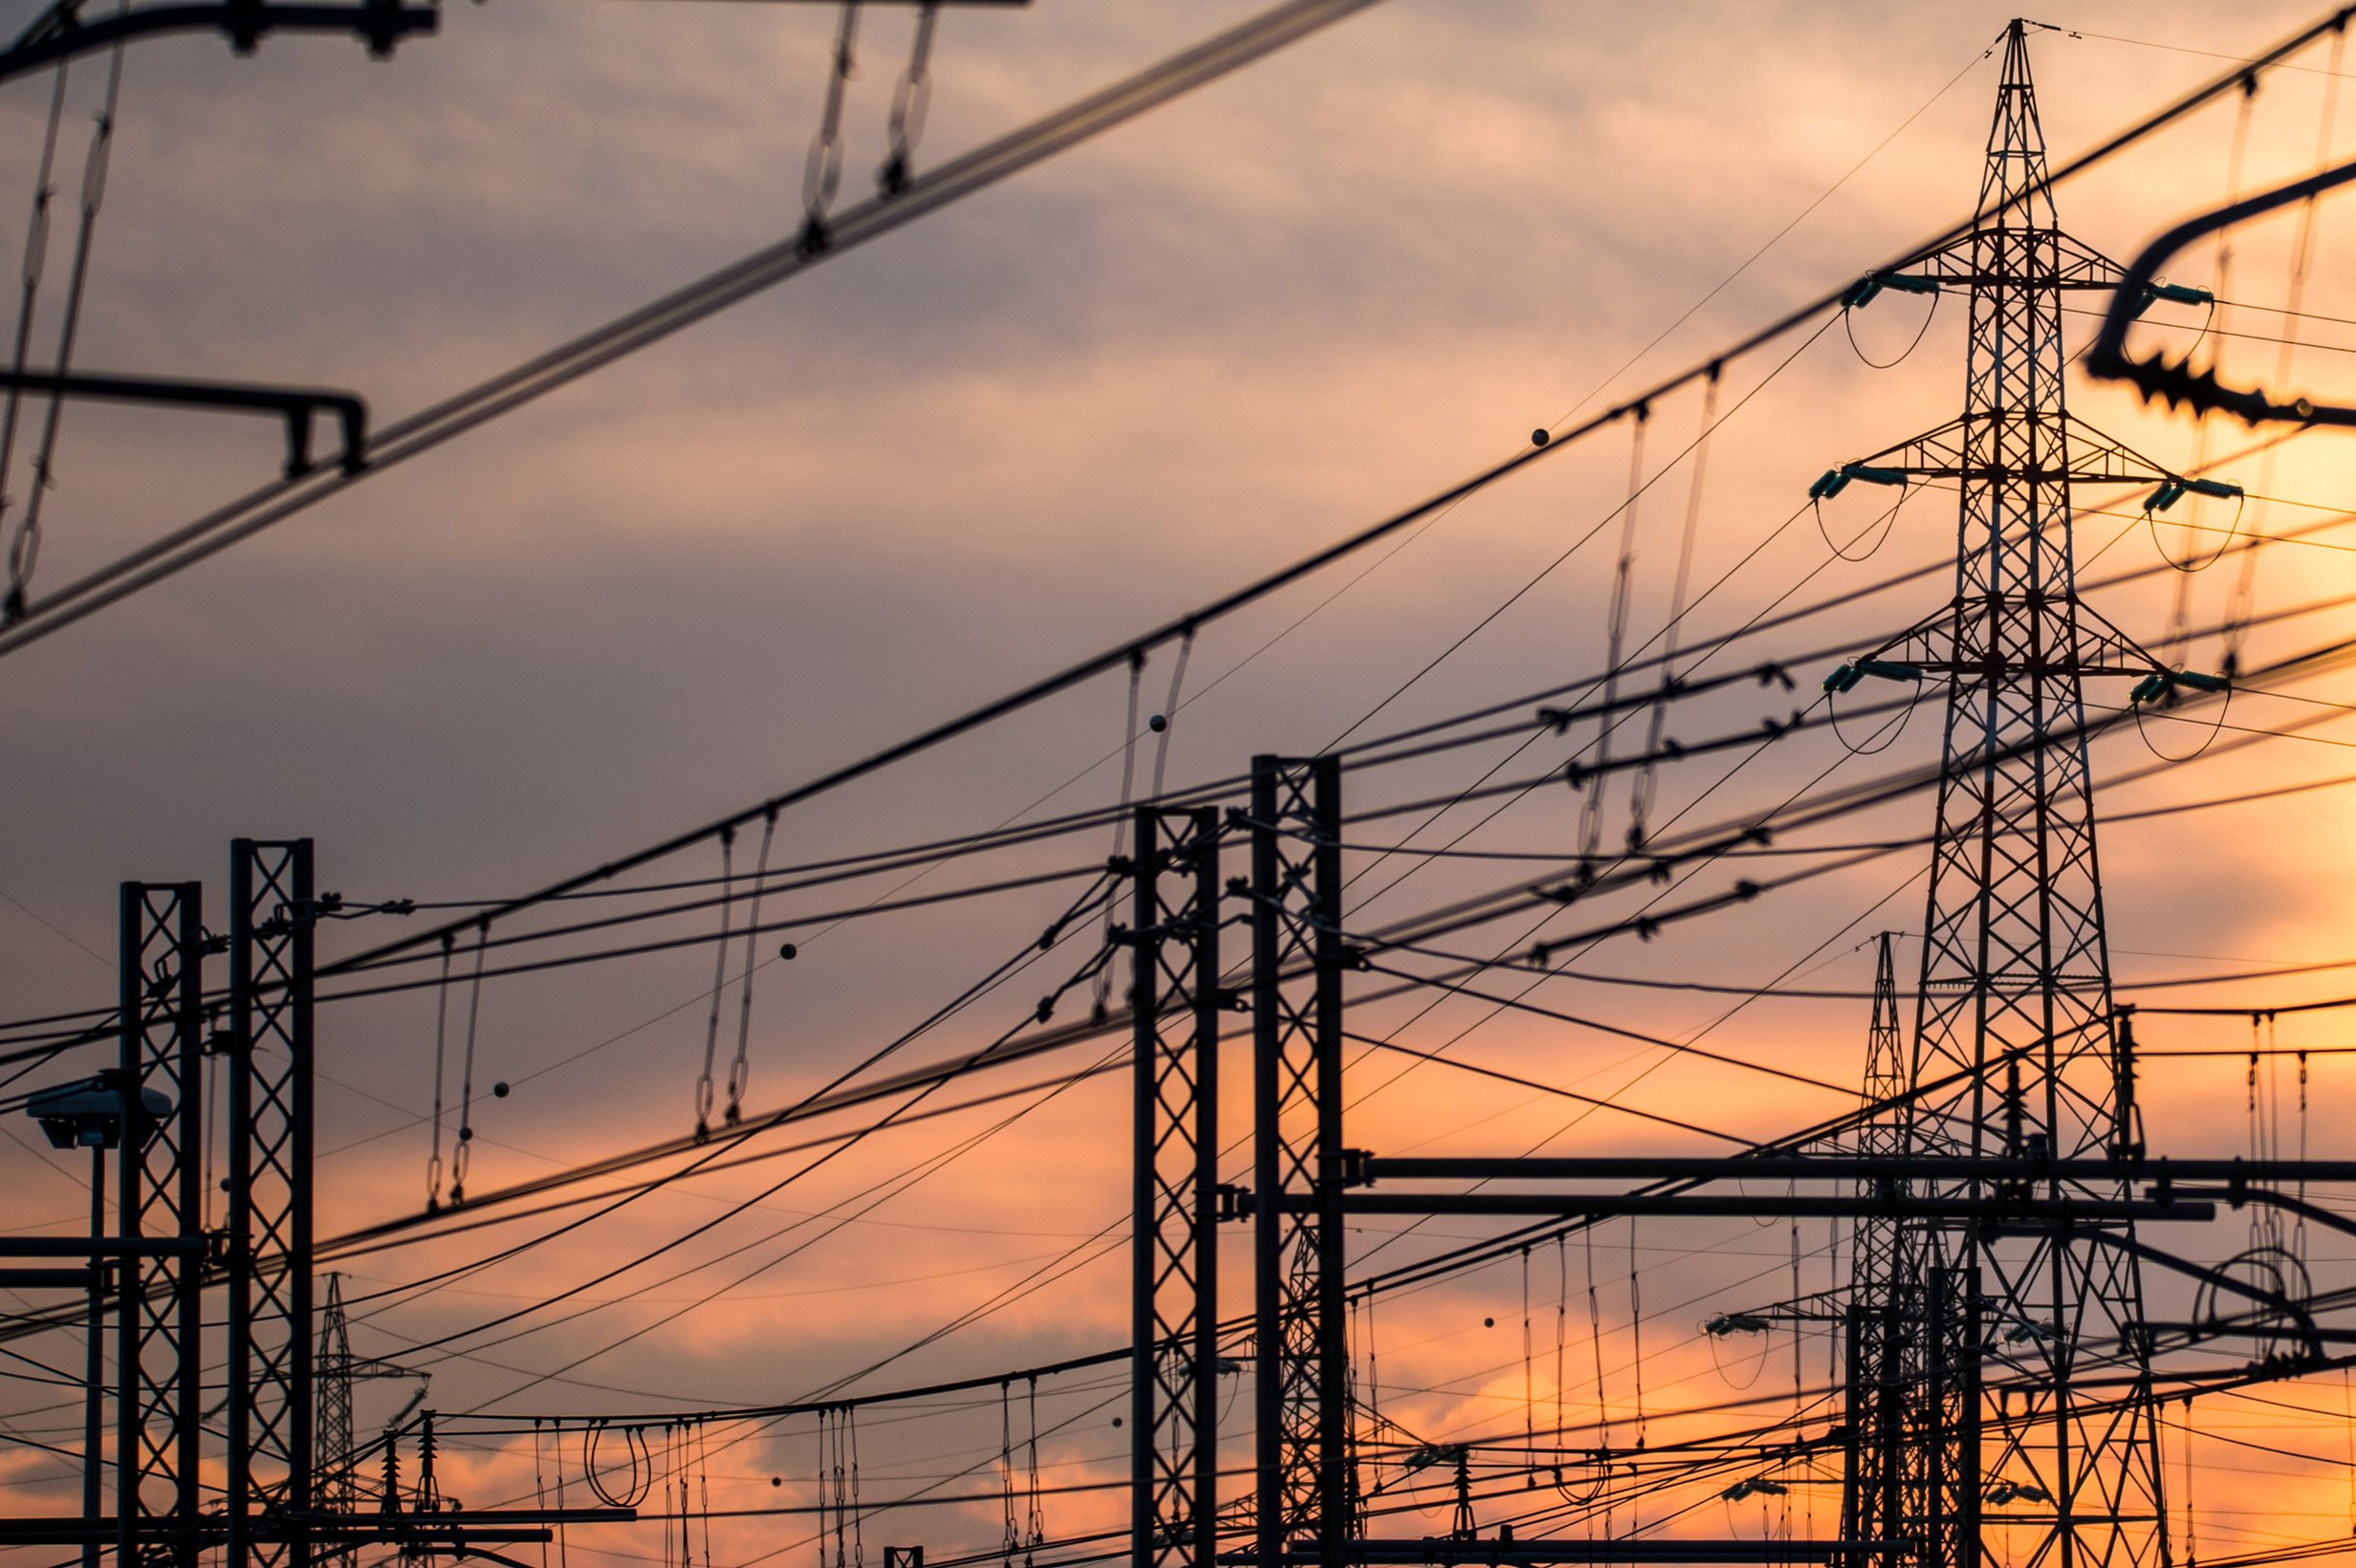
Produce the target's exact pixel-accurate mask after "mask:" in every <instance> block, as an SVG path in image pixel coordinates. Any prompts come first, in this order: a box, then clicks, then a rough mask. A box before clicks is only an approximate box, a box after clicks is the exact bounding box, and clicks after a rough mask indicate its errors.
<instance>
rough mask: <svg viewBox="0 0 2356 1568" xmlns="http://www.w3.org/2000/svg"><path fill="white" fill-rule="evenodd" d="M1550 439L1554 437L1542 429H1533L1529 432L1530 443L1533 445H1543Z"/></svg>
mask: <svg viewBox="0 0 2356 1568" xmlns="http://www.w3.org/2000/svg"><path fill="white" fill-rule="evenodd" d="M1552 440H1554V437H1552V436H1550V435H1548V434H1547V433H1546V432H1545V431H1543V430H1533V431H1531V432H1530V445H1531V446H1545V445H1546V444H1547V443H1548V442H1550V441H1552Z"/></svg>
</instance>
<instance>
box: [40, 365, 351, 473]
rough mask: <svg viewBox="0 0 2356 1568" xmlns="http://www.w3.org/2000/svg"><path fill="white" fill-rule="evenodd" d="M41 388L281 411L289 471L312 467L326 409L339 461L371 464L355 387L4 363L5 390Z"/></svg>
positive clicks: (109, 399)
mask: <svg viewBox="0 0 2356 1568" xmlns="http://www.w3.org/2000/svg"><path fill="white" fill-rule="evenodd" d="M5 390H20V391H25V392H41V393H46V394H48V395H49V396H51V397H58V398H86V399H90V400H93V401H96V402H101V403H164V404H167V405H176V406H179V407H184V408H228V409H234V410H239V411H242V412H251V413H263V414H276V415H277V416H279V417H280V418H281V419H283V420H285V421H286V475H287V477H288V478H289V479H296V478H300V477H301V476H302V475H304V474H306V473H309V472H310V471H311V469H312V462H311V422H312V419H313V417H314V416H316V415H318V414H326V415H328V416H329V417H331V418H333V419H334V420H335V422H336V425H337V428H338V432H339V433H340V434H341V436H342V439H343V449H342V450H341V451H339V452H338V453H337V454H336V465H337V467H338V468H341V469H342V470H343V471H344V472H345V473H347V474H352V473H358V472H360V469H362V468H366V467H367V466H368V405H367V404H366V403H362V402H361V401H360V398H359V397H358V396H357V395H355V394H353V393H350V392H338V391H333V390H329V389H325V388H320V387H302V386H257V385H254V384H252V383H251V382H247V381H181V380H178V379H175V378H172V377H168V376H95V375H88V374H85V373H83V372H81V371H75V372H73V373H71V374H68V375H62V376H61V375H59V374H58V373H57V372H55V371H54V370H10V369H6V368H0V391H5Z"/></svg>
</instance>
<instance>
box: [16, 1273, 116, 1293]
mask: <svg viewBox="0 0 2356 1568" xmlns="http://www.w3.org/2000/svg"><path fill="white" fill-rule="evenodd" d="M104 1277H105V1275H104V1274H103V1273H101V1272H100V1271H99V1270H97V1269H0V1291H87V1290H92V1289H95V1288H96V1287H97V1285H98V1281H99V1280H101V1279H103V1278H104Z"/></svg>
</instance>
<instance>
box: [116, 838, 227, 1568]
mask: <svg viewBox="0 0 2356 1568" xmlns="http://www.w3.org/2000/svg"><path fill="white" fill-rule="evenodd" d="M204 897H205V889H204V885H203V884H202V883H201V882H125V883H123V884H122V892H121V917H122V919H121V942H122V947H121V954H120V976H121V992H120V994H121V1004H120V1005H121V1019H120V1029H121V1038H122V1055H121V1065H120V1074H121V1078H122V1082H123V1084H124V1086H125V1093H126V1095H127V1096H129V1097H134V1098H135V1097H139V1096H141V1095H142V1093H143V1092H147V1091H153V1092H156V1093H160V1094H162V1095H164V1097H166V1098H168V1099H169V1100H171V1102H172V1110H171V1112H170V1113H169V1114H168V1115H166V1116H164V1117H163V1118H161V1119H160V1120H158V1121H157V1122H156V1123H155V1125H154V1126H153V1127H152V1128H151V1129H150V1130H149V1131H148V1132H147V1135H146V1136H145V1137H143V1138H125V1139H124V1140H123V1141H122V1144H121V1147H120V1177H119V1178H118V1186H119V1190H120V1198H119V1205H120V1207H119V1209H118V1213H119V1215H120V1218H119V1220H118V1222H117V1223H118V1226H119V1229H120V1233H121V1234H122V1235H124V1236H126V1237H142V1236H158V1237H170V1238H172V1239H173V1240H175V1241H177V1242H179V1243H181V1244H182V1250H180V1251H177V1252H168V1253H163V1254H160V1255H157V1256H152V1257H140V1256H136V1255H135V1256H131V1257H126V1258H125V1259H124V1260H123V1262H122V1264H121V1280H122V1288H121V1290H120V1293H119V1294H118V1296H117V1301H118V1307H117V1322H116V1331H117V1334H118V1336H119V1338H118V1339H117V1352H116V1374H117V1383H118V1386H117V1393H116V1420H117V1425H116V1445H115V1451H116V1453H117V1454H118V1455H119V1456H120V1460H121V1463H120V1464H119V1466H118V1467H117V1470H116V1479H117V1492H116V1501H115V1514H116V1518H117V1520H118V1521H119V1523H120V1534H119V1535H118V1538H117V1540H116V1543H115V1544H116V1550H117V1553H118V1557H117V1560H118V1561H120V1562H121V1563H123V1564H124V1565H126V1568H131V1565H135V1564H156V1565H164V1564H170V1565H172V1568H193V1565H194V1564H195V1562H196V1550H197V1549H196V1536H195V1530H196V1522H197V1514H198V1508H199V1497H198V1493H197V1474H198V1459H199V1451H198V1441H199V1438H200V1437H201V1435H202V1426H201V1424H200V1422H199V1420H198V1417H199V1416H200V1415H201V1414H202V1413H203V1410H204V1394H203V1384H202V1371H203V1361H204V1316H203V1312H202V1310H201V1308H202V1303H201V1298H200V1291H201V1288H202V1285H203V1270H204V1259H203V1255H202V1252H201V1249H202V1247H203V1245H204V1236H205V1196H206V1195H205V1190H204V1171H203V1168H202V1163H201V1160H200V1158H199V1154H200V1150H201V1149H202V1147H203V1143H204V1136H205V1114H206V1113H205V1075H204V1059H203V1057H204V972H203V970H204V958H205V950H206V942H205V934H204V925H205V922H204Z"/></svg>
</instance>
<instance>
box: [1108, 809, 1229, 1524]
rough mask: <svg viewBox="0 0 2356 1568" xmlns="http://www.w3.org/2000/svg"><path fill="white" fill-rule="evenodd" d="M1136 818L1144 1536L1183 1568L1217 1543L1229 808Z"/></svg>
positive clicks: (1136, 1323)
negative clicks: (1222, 824) (1224, 824)
mask: <svg viewBox="0 0 2356 1568" xmlns="http://www.w3.org/2000/svg"><path fill="white" fill-rule="evenodd" d="M1136 827H1137V833H1136V839H1137V851H1136V859H1135V860H1134V861H1133V862H1132V864H1131V868H1130V876H1131V900H1130V905H1129V907H1130V918H1131V922H1132V924H1131V926H1130V929H1129V930H1128V932H1127V938H1128V940H1129V942H1130V943H1131V944H1132V963H1131V970H1130V973H1131V980H1130V991H1129V1010H1130V1016H1131V1018H1132V1020H1133V1021H1134V1029H1135V1034H1134V1046H1133V1052H1134V1057H1135V1064H1134V1070H1135V1085H1136V1161H1135V1165H1134V1167H1133V1171H1134V1190H1133V1197H1134V1201H1135V1210H1136V1216H1137V1219H1136V1226H1135V1230H1134V1232H1133V1235H1132V1237H1131V1260H1132V1274H1131V1296H1130V1300H1131V1307H1132V1313H1131V1320H1130V1333H1131V1338H1130V1341H1129V1342H1130V1345H1131V1347H1132V1349H1131V1362H1130V1379H1131V1382H1130V1406H1129V1430H1130V1432H1131V1434H1132V1435H1131V1438H1130V1445H1131V1447H1130V1454H1129V1485H1130V1513H1129V1520H1130V1540H1129V1544H1130V1557H1131V1561H1132V1562H1133V1564H1134V1565H1135V1568H1182V1565H1189V1564H1196V1563H1209V1562H1211V1560H1212V1559H1213V1558H1214V1557H1216V1556H1217V1552H1218V1476H1219V1430H1218V1426H1219V1419H1218V1418H1219V1379H1218V1364H1219V1312H1218V1302H1219V1290H1218V1257H1219V1249H1218V1207H1219V1206H1218V1187H1219V1012H1220V992H1219V817H1218V812H1217V810H1216V809H1215V808H1212V807H1203V808H1200V809H1197V810H1190V811H1167V810H1163V809H1161V808H1158V807H1153V806H1143V807H1140V808H1139V809H1138V812H1137V822H1136Z"/></svg>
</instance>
